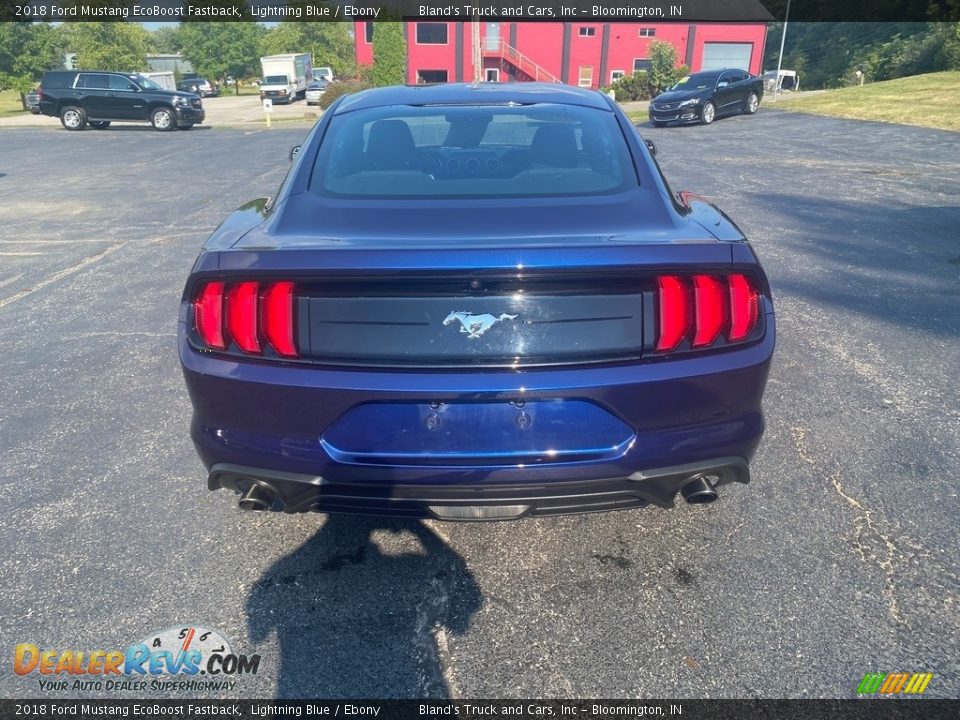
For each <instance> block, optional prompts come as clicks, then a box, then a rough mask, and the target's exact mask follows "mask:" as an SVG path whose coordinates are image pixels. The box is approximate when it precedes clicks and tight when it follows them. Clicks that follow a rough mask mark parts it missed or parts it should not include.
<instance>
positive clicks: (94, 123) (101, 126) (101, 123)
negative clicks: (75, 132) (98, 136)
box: [90, 120, 110, 130]
mask: <svg viewBox="0 0 960 720" xmlns="http://www.w3.org/2000/svg"><path fill="white" fill-rule="evenodd" d="M90 127H92V128H93V129H94V130H106V129H107V128H108V127H110V121H109V120H91V121H90Z"/></svg>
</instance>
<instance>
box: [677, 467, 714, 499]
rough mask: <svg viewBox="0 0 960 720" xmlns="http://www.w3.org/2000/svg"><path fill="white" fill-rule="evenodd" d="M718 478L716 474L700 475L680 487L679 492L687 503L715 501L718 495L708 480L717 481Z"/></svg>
mask: <svg viewBox="0 0 960 720" xmlns="http://www.w3.org/2000/svg"><path fill="white" fill-rule="evenodd" d="M719 479H720V478H719V476H717V475H710V474H707V475H701V476H700V477H696V478H694V479H693V480H691V481H690V482H688V483H687V484H686V485H684V486H683V487H682V488H680V494H681V495H683V499H684V500H685V501H686V502H687V504H688V505H707V504H709V503H712V502H715V501H716V500H717V498H719V497H720V496H719V495H718V494H717V491H716V489H715V488H714V487H713V485H712V484H711V483H710V480H717V481H719Z"/></svg>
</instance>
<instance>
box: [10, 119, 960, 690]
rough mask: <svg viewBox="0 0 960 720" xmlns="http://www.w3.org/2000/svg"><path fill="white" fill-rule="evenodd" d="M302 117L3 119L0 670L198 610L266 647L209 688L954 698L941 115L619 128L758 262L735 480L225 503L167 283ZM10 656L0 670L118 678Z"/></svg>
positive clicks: (952, 433)
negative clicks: (536, 505)
mask: <svg viewBox="0 0 960 720" xmlns="http://www.w3.org/2000/svg"><path fill="white" fill-rule="evenodd" d="M307 129H308V128H307V126H297V127H275V128H273V129H272V130H255V131H253V130H249V131H244V130H226V129H223V130H215V131H210V130H201V129H197V130H195V131H193V132H190V133H157V132H154V131H152V130H150V129H148V128H143V129H140V128H130V129H116V130H108V131H103V132H94V131H89V132H83V133H68V132H66V131H63V130H61V129H59V128H50V129H46V128H44V129H8V130H2V131H0V198H2V202H0V228H2V231H0V337H2V349H3V363H4V371H3V373H2V374H0V502H2V503H3V506H4V507H5V508H6V510H5V512H3V513H2V514H0V546H2V547H3V552H2V553H0V608H2V615H3V620H2V622H0V648H3V651H4V652H5V653H8V655H7V657H8V660H7V661H6V662H9V658H10V655H12V649H13V647H14V645H16V644H17V643H22V642H31V643H35V644H37V645H38V646H41V647H43V648H57V649H60V650H64V649H70V650H93V649H111V648H126V647H127V646H128V645H130V644H131V643H133V642H135V641H137V640H139V639H141V638H143V637H145V636H147V635H148V634H149V633H152V632H154V631H157V630H162V629H165V628H169V627H171V626H186V625H189V624H199V625H202V626H203V627H206V628H211V629H216V630H219V631H220V632H221V633H223V635H225V636H226V637H227V638H229V639H231V640H232V641H233V645H234V648H235V649H239V651H240V652H244V653H254V652H256V653H260V654H261V655H262V661H261V665H260V671H259V673H258V674H257V675H255V676H245V677H238V678H236V686H235V687H234V688H233V689H231V690H227V691H224V692H221V693H213V694H214V695H218V696H223V697H265V696H274V695H279V696H295V697H317V696H321V697H446V696H453V697H466V698H480V697H529V696H535V697H551V696H559V697H647V698H649V697H655V698H656V697H851V696H853V693H854V689H855V688H856V686H857V684H858V683H859V681H860V679H861V678H862V677H863V675H864V673H865V672H867V671H873V672H895V671H897V672H931V673H933V674H934V679H933V681H932V682H931V684H930V686H929V688H928V690H927V695H931V696H935V697H958V696H960V659H958V654H957V647H958V646H960V619H958V618H960V612H958V611H960V574H958V573H960V571H958V564H957V548H958V547H960V530H958V517H960V499H958V482H957V478H958V476H960V383H958V377H960V311H958V307H960V302H958V301H960V233H958V231H957V228H958V227H960V166H958V164H957V162H956V158H957V157H960V134H955V133H949V132H941V131H933V130H924V129H919V128H906V127H898V126H892V125H879V124H873V123H862V122H856V121H849V120H838V119H830V118H822V117H813V116H806V115H800V114H785V113H780V112H775V111H764V112H761V113H759V114H758V115H756V116H754V117H735V118H730V119H723V120H719V121H717V122H716V123H715V124H714V125H712V126H710V127H689V128H672V127H671V128H664V129H653V128H642V131H643V132H644V134H645V135H646V136H648V137H650V138H652V139H653V140H654V141H655V142H656V143H657V145H658V148H659V154H658V157H659V159H660V162H661V166H662V167H663V170H664V172H665V173H666V175H667V177H668V179H669V180H670V182H671V184H672V185H673V187H674V189H676V190H680V189H689V190H693V191H696V192H699V193H701V194H704V195H707V196H709V197H711V198H713V199H715V200H716V201H717V202H718V203H719V204H720V205H721V207H722V208H723V209H724V210H725V211H726V212H728V213H729V214H730V215H731V216H732V217H733V218H735V219H736V220H737V221H738V222H739V223H740V224H741V226H742V227H743V229H744V230H745V231H746V233H747V234H748V235H749V236H750V237H751V238H752V239H753V241H754V243H755V246H756V248H757V250H758V252H759V254H760V256H761V259H762V261H763V263H764V266H765V268H766V270H767V273H768V274H769V276H770V281H771V285H772V287H773V291H774V295H775V301H776V305H777V313H778V326H779V327H778V331H779V338H778V340H779V345H778V350H777V355H776V357H775V362H774V368H773V370H772V373H771V379H770V384H769V387H768V390H767V396H766V412H767V420H768V429H767V434H766V436H765V440H764V443H763V445H762V446H761V449H760V451H759V453H758V455H757V457H756V458H755V460H754V463H753V467H752V472H753V482H752V483H751V484H750V485H748V486H739V485H738V486H734V487H731V488H728V489H726V490H725V492H724V493H723V494H722V496H721V498H720V501H719V502H717V503H715V504H713V505H710V506H685V505H683V504H682V503H680V504H678V506H677V508H676V509H675V510H672V511H667V512H665V511H660V510H655V509H648V510H639V511H629V512H621V513H611V514H603V515H590V516H578V517H569V518H547V519H538V520H524V521H519V522H514V523H500V524H445V523H433V522H428V523H413V522H390V521H383V520H367V519H355V518H344V517H331V518H326V517H324V516H315V515H302V516H287V515H262V514H260V515H252V514H244V513H242V512H241V511H240V510H238V509H237V508H236V503H235V501H234V498H233V497H232V496H230V495H228V494H227V493H224V492H219V493H211V492H208V491H207V490H206V486H205V473H204V470H203V467H202V466H201V464H200V462H199V461H198V459H197V458H196V456H195V454H194V451H193V448H192V446H191V443H190V440H189V437H188V421H189V415H190V406H189V401H188V399H187V395H186V392H185V390H184V387H183V383H182V379H181V376H180V370H179V365H178V361H177V356H176V344H175V329H176V319H177V311H178V305H179V299H180V292H181V289H182V285H183V281H184V279H185V278H186V276H187V273H188V271H189V269H190V266H191V263H192V261H193V258H194V256H195V254H196V251H197V248H198V247H199V245H200V244H201V242H202V241H203V239H204V238H205V236H206V235H207V234H208V233H209V232H210V231H211V230H212V229H213V228H214V227H215V226H216V225H217V224H218V222H219V221H220V220H221V219H222V218H223V217H224V215H225V214H226V213H227V212H228V211H229V210H231V209H232V208H234V207H236V206H238V205H239V204H241V203H242V202H244V201H246V200H248V199H251V198H253V197H257V196H261V195H269V194H271V193H272V192H273V191H274V190H275V189H276V187H277V186H278V185H279V183H280V182H281V180H282V178H283V176H284V173H285V171H286V168H287V167H288V162H287V159H286V158H287V153H288V151H289V148H290V147H291V146H293V145H295V144H297V143H298V142H299V141H300V140H301V139H302V137H303V136H304V135H305V133H306V131H307ZM9 667H10V666H9V665H7V668H9ZM35 678H36V674H34V675H33V676H30V677H26V678H24V677H19V676H17V675H15V674H14V673H12V672H4V673H2V674H0V692H2V694H3V696H4V697H42V696H47V697H56V696H78V695H79V696H84V697H92V696H97V695H102V696H109V697H116V696H118V695H119V696H121V697H122V696H124V693H123V692H106V691H104V692H100V693H97V692H91V693H87V694H84V693H73V692H69V693H66V694H64V693H59V694H58V693H51V692H49V691H44V690H41V689H40V687H39V686H38V683H37V680H36V679H35ZM135 694H136V695H142V694H143V693H135Z"/></svg>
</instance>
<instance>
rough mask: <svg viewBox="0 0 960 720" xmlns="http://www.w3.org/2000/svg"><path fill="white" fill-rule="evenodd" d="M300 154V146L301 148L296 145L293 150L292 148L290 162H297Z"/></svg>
mask: <svg viewBox="0 0 960 720" xmlns="http://www.w3.org/2000/svg"><path fill="white" fill-rule="evenodd" d="M299 154H300V146H299V145H294V146H293V147H292V148H290V162H293V161H294V160H296V159H297V155H299Z"/></svg>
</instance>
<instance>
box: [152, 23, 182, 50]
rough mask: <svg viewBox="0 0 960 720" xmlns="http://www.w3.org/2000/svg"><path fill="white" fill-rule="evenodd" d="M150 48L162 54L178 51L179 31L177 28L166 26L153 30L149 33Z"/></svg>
mask: <svg viewBox="0 0 960 720" xmlns="http://www.w3.org/2000/svg"><path fill="white" fill-rule="evenodd" d="M150 50H151V51H152V52H155V53H162V54H164V55H172V54H174V53H178V52H180V32H179V31H178V29H177V28H175V27H169V26H166V27H162V28H157V29H156V30H154V31H153V32H152V33H150Z"/></svg>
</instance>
